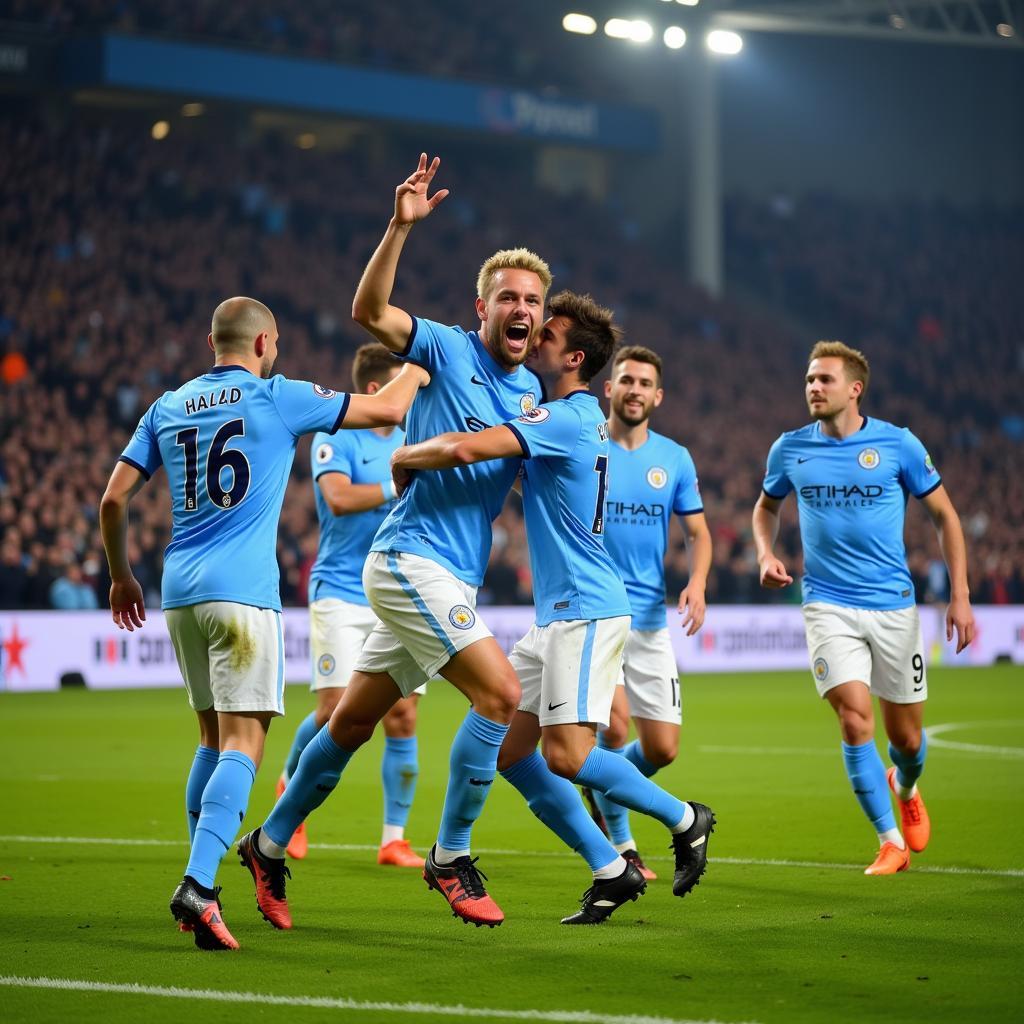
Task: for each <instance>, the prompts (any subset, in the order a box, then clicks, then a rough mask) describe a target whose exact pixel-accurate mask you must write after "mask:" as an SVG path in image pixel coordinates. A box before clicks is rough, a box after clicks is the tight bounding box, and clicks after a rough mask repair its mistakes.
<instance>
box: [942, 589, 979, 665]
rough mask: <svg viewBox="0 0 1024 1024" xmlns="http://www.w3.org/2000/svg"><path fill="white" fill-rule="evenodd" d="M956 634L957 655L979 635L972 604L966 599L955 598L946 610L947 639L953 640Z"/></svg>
mask: <svg viewBox="0 0 1024 1024" xmlns="http://www.w3.org/2000/svg"><path fill="white" fill-rule="evenodd" d="M954 631H955V632H956V653H957V654H959V653H960V652H961V651H962V650H963V649H964V648H965V647H966V646H967V645H968V644H969V643H970V642H971V641H972V640H973V639H974V637H975V636H976V635H977V632H978V627H977V625H976V623H975V621H974V611H973V609H972V608H971V602H970V600H969V599H968V598H966V597H954V598H952V599H951V600H950V602H949V607H948V608H947V609H946V639H947V640H952V639H953V633H954Z"/></svg>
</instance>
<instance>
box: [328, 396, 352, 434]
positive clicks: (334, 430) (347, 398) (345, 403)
mask: <svg viewBox="0 0 1024 1024" xmlns="http://www.w3.org/2000/svg"><path fill="white" fill-rule="evenodd" d="M351 401H352V396H351V395H350V394H349V393H348V392H347V391H346V392H345V400H344V401H343V402H342V403H341V412H339V413H338V418H337V419H336V420H335V421H334V426H333V427H331V429H330V430H329V431H328V433H330V434H336V433H337V432H338V431H339V430H341V424H342V422H343V421H344V419H345V413H347V412H348V406H349V403H350V402H351Z"/></svg>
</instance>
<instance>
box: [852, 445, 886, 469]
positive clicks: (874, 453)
mask: <svg viewBox="0 0 1024 1024" xmlns="http://www.w3.org/2000/svg"><path fill="white" fill-rule="evenodd" d="M881 461H882V460H881V458H880V457H879V455H878V450H877V449H875V448H862V449H861V450H860V453H859V454H858V455H857V463H858V465H859V466H860V468H861V469H876V468H877V467H878V463H879V462H881Z"/></svg>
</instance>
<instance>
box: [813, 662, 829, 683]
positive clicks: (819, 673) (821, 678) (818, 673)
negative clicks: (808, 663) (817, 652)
mask: <svg viewBox="0 0 1024 1024" xmlns="http://www.w3.org/2000/svg"><path fill="white" fill-rule="evenodd" d="M814 678H815V679H817V680H818V682H819V683H823V682H825V680H826V679H828V662H827V661H826V660H825V659H824V658H815V659H814Z"/></svg>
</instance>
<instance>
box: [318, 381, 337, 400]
mask: <svg viewBox="0 0 1024 1024" xmlns="http://www.w3.org/2000/svg"><path fill="white" fill-rule="evenodd" d="M337 393H338V392H337V391H335V390H334V389H333V388H325V387H324V386H323V385H322V384H314V385H313V394H314V395H316V396H317V398H333V397H334V396H335V395H336V394H337Z"/></svg>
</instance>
